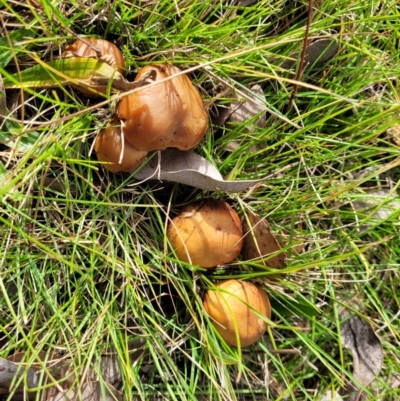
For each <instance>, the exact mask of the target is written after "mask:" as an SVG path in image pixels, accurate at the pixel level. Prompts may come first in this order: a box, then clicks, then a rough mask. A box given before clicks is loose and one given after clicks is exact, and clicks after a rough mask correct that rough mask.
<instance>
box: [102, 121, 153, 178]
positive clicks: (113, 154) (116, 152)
mask: <svg viewBox="0 0 400 401" xmlns="http://www.w3.org/2000/svg"><path fill="white" fill-rule="evenodd" d="M94 150H95V152H96V155H97V158H98V160H99V161H101V162H108V163H107V164H104V168H106V169H107V170H109V171H112V172H113V173H117V172H120V171H132V170H135V169H136V168H138V167H139V166H140V165H141V164H142V162H143V161H144V159H145V158H146V157H147V152H142V151H140V150H137V149H135V148H134V147H133V146H131V145H130V144H129V143H128V142H127V141H124V138H123V136H122V134H121V127H120V126H119V125H118V123H117V122H115V125H111V126H109V127H106V128H104V129H103V130H101V131H100V132H99V134H98V135H97V138H96V141H95V144H94ZM121 154H122V157H121Z"/></svg>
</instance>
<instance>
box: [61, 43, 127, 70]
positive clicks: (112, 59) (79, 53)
mask: <svg viewBox="0 0 400 401" xmlns="http://www.w3.org/2000/svg"><path fill="white" fill-rule="evenodd" d="M84 41H85V42H86V43H89V44H90V45H92V47H90V46H88V45H87V44H86V43H85V42H83V41H81V40H79V39H78V40H77V41H75V42H74V43H72V44H70V45H68V46H66V48H65V50H64V52H63V53H62V55H61V56H62V57H64V58H65V57H94V58H98V57H99V56H100V59H101V60H103V61H104V62H106V63H107V64H109V65H111V67H113V68H115V69H116V70H117V71H118V72H119V73H121V74H124V72H125V68H126V65H125V59H124V56H123V54H122V52H121V50H119V49H118V47H117V46H115V45H114V44H113V43H111V42H109V41H108V40H105V39H97V38H84ZM95 48H96V49H97V50H98V52H96V50H95Z"/></svg>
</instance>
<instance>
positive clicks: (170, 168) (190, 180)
mask: <svg viewBox="0 0 400 401" xmlns="http://www.w3.org/2000/svg"><path fill="white" fill-rule="evenodd" d="M158 156H159V157H157V155H156V156H155V157H153V158H152V159H151V160H150V161H149V162H148V163H147V164H146V165H145V166H143V167H142V168H141V169H140V170H139V171H138V172H136V173H135V178H136V179H138V180H144V181H147V180H160V181H162V180H166V181H172V182H179V183H181V184H186V185H190V186H192V187H196V188H200V189H205V190H208V191H218V190H221V191H225V192H240V191H244V190H245V189H248V188H250V187H252V186H254V185H256V184H258V183H260V182H261V181H262V180H249V181H225V180H224V179H223V178H222V176H221V174H220V172H219V171H218V170H217V169H216V167H214V166H213V165H212V164H211V163H210V162H209V161H207V160H206V159H204V158H203V157H201V156H199V155H197V154H196V153H193V152H181V151H179V150H176V149H167V150H164V151H162V152H159V153H158Z"/></svg>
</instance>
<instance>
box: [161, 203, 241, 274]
mask: <svg viewBox="0 0 400 401" xmlns="http://www.w3.org/2000/svg"><path fill="white" fill-rule="evenodd" d="M167 236H168V239H169V241H170V243H171V246H172V248H173V249H174V251H175V254H176V256H177V257H178V259H179V260H182V261H184V262H189V263H192V264H193V265H197V266H202V267H207V268H209V267H215V266H217V265H221V264H224V263H229V262H231V261H232V260H234V259H235V258H237V256H238V255H239V253H240V251H241V249H242V244H243V231H242V225H241V222H240V218H239V216H238V215H237V214H236V212H235V211H234V210H233V209H232V208H231V207H230V206H229V205H228V203H226V202H224V201H221V200H216V199H205V200H202V201H200V202H196V203H193V204H191V205H188V206H186V207H185V208H184V209H183V210H182V211H181V213H179V215H178V216H176V217H175V218H174V219H172V221H171V222H170V224H169V225H168V230H167Z"/></svg>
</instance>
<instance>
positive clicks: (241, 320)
mask: <svg viewBox="0 0 400 401" xmlns="http://www.w3.org/2000/svg"><path fill="white" fill-rule="evenodd" d="M216 287H217V289H215V290H208V291H207V292H206V294H205V296H204V300H203V305H204V309H205V310H206V312H207V314H208V315H209V316H210V318H211V321H212V323H213V325H214V327H215V328H216V330H217V331H218V333H219V334H220V335H221V337H222V338H223V339H224V340H225V341H226V342H227V343H228V344H229V345H233V346H236V347H237V346H239V345H240V346H241V347H247V346H249V345H251V344H253V343H254V342H256V341H257V340H259V339H260V338H261V337H262V335H263V334H264V333H265V330H266V329H267V326H268V325H267V323H266V321H265V320H264V319H263V316H264V317H266V318H268V319H270V318H271V305H270V302H269V299H268V296H267V294H266V293H265V291H264V290H263V289H262V288H261V287H259V286H257V285H255V284H252V283H249V282H247V281H239V280H227V281H222V282H220V283H218V284H217V285H216ZM238 340H239V342H238Z"/></svg>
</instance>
